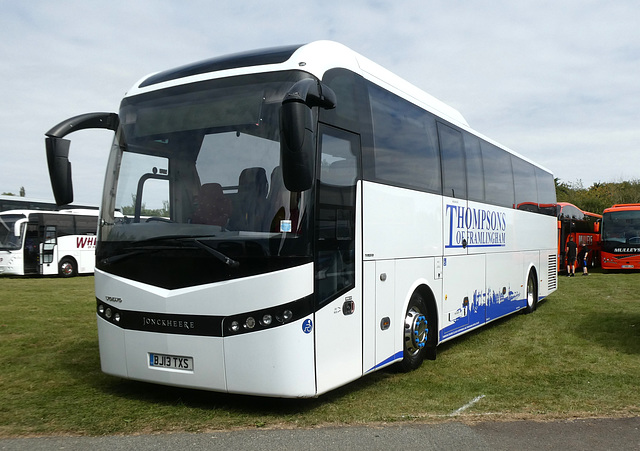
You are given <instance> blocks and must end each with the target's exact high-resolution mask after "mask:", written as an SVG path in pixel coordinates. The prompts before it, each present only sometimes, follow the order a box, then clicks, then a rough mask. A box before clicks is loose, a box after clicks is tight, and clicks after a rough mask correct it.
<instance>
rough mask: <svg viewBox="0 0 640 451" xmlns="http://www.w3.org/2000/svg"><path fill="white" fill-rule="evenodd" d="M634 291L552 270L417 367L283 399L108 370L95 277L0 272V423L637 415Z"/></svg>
mask: <svg viewBox="0 0 640 451" xmlns="http://www.w3.org/2000/svg"><path fill="white" fill-rule="evenodd" d="M639 293H640V274H638V273H633V274H601V273H598V272H595V273H593V274H591V275H590V276H589V277H580V276H578V277H575V278H571V279H569V278H566V277H561V278H560V280H559V290H558V291H557V292H555V293H554V294H553V295H552V296H550V297H549V299H548V300H547V301H546V302H544V303H542V304H541V305H540V306H539V308H538V310H537V311H536V312H535V313H534V314H532V315H521V314H516V315H514V316H511V317H509V318H507V319H503V320H500V321H497V322H495V323H493V324H491V325H489V326H487V327H485V328H483V329H480V330H479V331H476V332H472V333H470V334H467V335H466V336H464V337H462V338H459V339H456V340H454V341H453V342H450V343H446V344H444V345H443V346H441V347H440V348H439V352H438V358H437V360H436V361H433V362H431V361H426V362H425V363H424V364H423V365H422V367H421V368H420V369H419V370H417V371H414V372H412V373H407V374H402V373H395V372H392V371H384V370H383V371H379V372H377V373H374V374H372V375H369V376H367V377H364V378H362V379H360V380H358V381H356V382H354V383H352V384H349V385H347V386H345V387H342V388H340V389H338V390H335V391H333V392H331V393H329V394H326V395H323V396H321V397H320V398H318V399H307V400H290V399H269V398H255V397H247V396H237V395H225V394H219V393H210V392H202V391H196V390H185V389H177V388H170V387H164V386H158V385H152V384H145V383H139V382H131V381H125V380H121V379H118V378H114V377H110V376H106V375H104V374H102V373H101V371H100V361H99V356H98V339H97V331H96V320H95V296H94V294H93V277H78V278H74V279H53V278H35V279H20V278H7V277H4V278H0V368H2V370H1V371H0V436H2V437H8V436H21V435H52V434H80V435H102V434H133V433H141V432H156V431H209V430H219V429H230V428H247V427H249V428H255V427H267V428H269V427H294V428H295V427H313V426H318V425H347V424H349V425H354V424H364V423H372V422H374V423H381V422H399V421H448V420H450V419H451V418H457V419H462V420H468V421H474V420H478V419H482V420H486V419H515V418H536V419H551V418H566V417H584V416H589V417H592V416H629V415H640V390H639V389H638V388H639V387H640V294H639ZM473 400H475V403H473V404H472V405H469V406H468V407H467V408H466V409H464V410H459V409H461V408H462V407H463V406H465V405H467V404H468V403H470V402H471V401H473Z"/></svg>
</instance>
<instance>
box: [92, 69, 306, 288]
mask: <svg viewBox="0 0 640 451" xmlns="http://www.w3.org/2000/svg"><path fill="white" fill-rule="evenodd" d="M305 77H309V75H308V74H304V73H301V72H280V73H272V74H260V75H252V76H247V77H235V78H232V79H222V80H213V81H206V82H202V83H195V84H190V85H185V86H180V87H177V88H169V89H165V90H161V91H155V92H153V93H150V94H143V95H138V96H134V97H131V98H127V99H125V100H124V101H123V103H122V105H121V109H120V113H119V116H120V122H121V129H120V131H119V133H118V134H117V135H116V140H115V143H114V146H113V149H112V155H111V157H110V160H109V161H110V167H109V169H108V171H107V174H108V175H107V179H106V182H105V183H106V185H105V190H104V192H105V199H104V203H103V209H102V215H103V217H102V221H101V224H102V225H101V230H100V234H99V245H98V250H97V255H96V258H97V267H98V268H100V269H102V270H105V271H108V272H111V273H114V274H122V275H124V274H126V276H127V277H128V278H133V279H134V280H140V281H143V282H146V283H151V284H154V285H157V286H162V287H165V288H177V287H184V286H191V285H197V284H201V283H209V282H214V281H220V280H226V279H230V278H236V277H246V276H247V275H252V274H259V273H262V272H267V271H273V270H277V269H281V268H284V267H288V266H291V265H295V264H300V262H303V261H308V260H309V259H310V255H311V254H310V246H309V236H308V231H307V224H308V219H309V218H308V216H309V214H310V212H309V211H308V210H309V209H308V205H309V202H310V201H311V196H310V193H309V192H290V191H288V190H287V189H286V188H285V186H284V183H283V178H282V171H281V168H280V144H279V112H280V105H281V103H282V99H283V97H284V95H285V94H286V93H287V92H288V90H289V89H290V88H291V86H292V85H293V84H294V83H295V82H296V81H299V80H300V79H302V78H305ZM116 212H121V213H122V215H123V217H120V218H119V217H117V214H116ZM156 266H157V267H158V270H157V271H155V270H149V268H150V267H151V268H155V267H156ZM136 268H145V269H144V270H136Z"/></svg>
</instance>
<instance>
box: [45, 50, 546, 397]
mask: <svg viewBox="0 0 640 451" xmlns="http://www.w3.org/2000/svg"><path fill="white" fill-rule="evenodd" d="M84 128H104V129H110V130H114V131H115V140H114V144H113V147H112V151H111V155H110V157H109V161H108V167H107V170H106V178H105V185H104V197H103V204H102V209H101V215H102V216H101V220H100V227H99V230H98V244H97V250H96V273H95V283H96V297H97V321H98V334H99V344H100V359H101V365H102V370H103V371H104V372H105V373H108V374H111V375H115V376H119V377H123V378H129V379H135V380H141V381H149V382H153V383H158V384H167V385H175V386H182V387H194V388H199V389H206V390H214V391H222V392H231V393H243V394H254V395H266V396H279V397H314V396H318V395H320V394H322V393H325V392H327V391H329V390H332V389H334V388H336V387H339V386H341V385H344V384H346V383H348V382H350V381H353V380H355V379H357V378H359V377H361V376H363V375H366V374H367V373H370V372H372V371H375V370H378V369H380V368H383V367H385V366H388V365H391V364H397V365H399V366H401V367H402V368H403V369H405V370H410V369H413V368H416V367H418V366H419V365H420V364H421V362H422V360H423V359H424V358H429V359H433V358H435V355H436V347H437V346H438V345H439V344H441V343H443V342H445V341H447V340H451V339H452V338H454V337H456V336H459V335H461V334H463V333H465V332H468V331H470V330H473V329H476V328H478V327H480V326H482V325H484V324H486V323H488V322H490V321H493V320H495V319H497V318H501V317H503V316H505V315H508V314H510V313H513V312H516V311H519V310H524V311H526V312H531V311H533V310H534V309H535V308H536V305H537V303H538V301H539V300H541V299H543V298H545V297H546V296H548V295H549V294H550V293H551V292H553V291H554V290H555V289H556V283H557V275H556V240H557V237H556V218H555V203H556V198H555V187H554V181H553V175H552V174H551V173H550V172H549V171H547V170H546V169H544V168H542V167H540V166H538V165H536V164H534V163H532V162H531V161H529V160H527V159H526V158H523V157H521V156H519V155H517V154H515V153H514V152H511V151H509V150H507V149H505V148H504V147H501V146H500V145H498V144H496V143H495V142H493V141H491V140H489V139H487V138H484V137H482V136H480V135H479V134H478V133H476V132H475V131H473V130H472V129H471V128H470V127H469V125H468V124H467V123H466V122H465V120H464V118H463V117H462V116H461V115H460V114H459V113H458V112H457V111H455V110H453V109H452V108H450V107H448V106H447V105H445V104H443V103H441V102H439V101H438V100H436V99H434V98H433V97H431V96H429V95H428V94H426V93H424V92H422V91H420V90H419V89H417V88H416V87H414V86H412V85H410V84H409V83H407V82H406V81H403V80H402V79H400V78H399V77H397V76H395V75H393V74H391V73H390V72H388V71H387V70H385V69H383V68H381V67H380V66H378V65H376V64H374V63H373V62H371V61H370V60H368V59H366V58H364V57H362V56H361V55H359V54H357V53H355V52H353V51H351V50H350V49H348V48H346V47H344V46H342V45H340V44H337V43H334V42H327V41H319V42H314V43H310V44H307V45H303V46H296V47H283V48H277V49H270V50H262V51H256V52H250V53H242V54H237V55H231V56H225V57H220V58H214V59H211V60H208V61H202V62H199V63H195V64H192V65H188V66H184V67H179V68H177V69H172V70H168V71H166V72H160V73H156V74H154V75H151V76H149V77H146V78H143V79H142V80H141V81H139V82H138V83H136V84H135V85H134V86H133V87H132V88H131V90H130V91H129V92H128V93H127V95H126V96H125V98H124V99H123V100H122V103H121V105H120V110H119V113H118V114H115V113H89V114H85V115H81V116H77V117H74V118H71V119H68V120H66V121H64V122H62V123H60V124H59V125H58V126H56V127H54V128H53V129H51V130H50V131H49V132H48V133H47V136H48V137H47V140H46V142H47V152H48V160H49V165H50V173H51V180H52V186H53V187H54V193H55V196H56V199H57V200H58V202H60V203H68V202H70V201H71V200H72V199H73V194H72V188H71V183H70V163H69V159H68V152H69V141H68V140H65V139H62V138H63V136H65V135H66V134H67V133H69V132H70V131H73V130H78V129H84ZM132 200H133V201H134V205H132V206H131V207H130V209H129V211H130V214H128V215H127V216H126V217H125V218H122V219H118V218H116V217H115V215H114V212H116V211H118V210H120V211H125V210H124V209H125V207H126V206H128V205H129V204H130V203H131V201H132ZM161 203H162V204H163V205H164V206H165V207H167V208H166V210H167V211H168V212H169V214H168V215H165V217H148V218H141V215H142V214H143V206H145V205H146V207H145V208H147V209H148V208H160V204H161Z"/></svg>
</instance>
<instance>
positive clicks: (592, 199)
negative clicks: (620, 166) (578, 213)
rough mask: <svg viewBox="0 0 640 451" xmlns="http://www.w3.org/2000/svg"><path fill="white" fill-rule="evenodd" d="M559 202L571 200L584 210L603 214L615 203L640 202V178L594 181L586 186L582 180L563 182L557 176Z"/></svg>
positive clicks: (570, 201)
mask: <svg viewBox="0 0 640 451" xmlns="http://www.w3.org/2000/svg"><path fill="white" fill-rule="evenodd" d="M555 182H556V197H557V199H558V202H569V203H571V204H573V205H575V206H576V207H578V208H580V209H581V210H584V211H589V212H591V213H598V214H602V212H603V211H604V209H605V208H609V207H611V206H612V205H614V204H634V203H640V179H636V180H631V181H628V182H609V183H594V184H593V185H591V186H590V187H588V188H585V187H584V186H583V184H582V181H581V180H578V181H577V182H574V183H570V182H569V183H567V182H561V181H560V179H558V178H556V179H555Z"/></svg>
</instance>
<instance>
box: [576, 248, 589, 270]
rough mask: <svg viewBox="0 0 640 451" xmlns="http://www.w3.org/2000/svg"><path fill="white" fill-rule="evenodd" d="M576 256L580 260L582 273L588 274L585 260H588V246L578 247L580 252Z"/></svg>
mask: <svg viewBox="0 0 640 451" xmlns="http://www.w3.org/2000/svg"><path fill="white" fill-rule="evenodd" d="M578 258H579V259H580V261H582V275H583V276H588V275H589V273H588V272H587V260H589V248H588V247H587V246H582V249H580V253H579V254H578Z"/></svg>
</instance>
